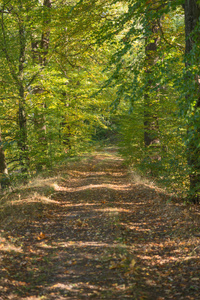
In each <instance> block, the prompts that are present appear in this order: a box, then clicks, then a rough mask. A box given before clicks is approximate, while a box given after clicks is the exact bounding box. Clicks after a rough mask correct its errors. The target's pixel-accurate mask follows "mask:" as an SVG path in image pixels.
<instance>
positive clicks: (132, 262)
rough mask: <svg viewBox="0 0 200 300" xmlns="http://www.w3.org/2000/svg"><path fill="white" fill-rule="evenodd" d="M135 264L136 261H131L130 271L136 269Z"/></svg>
mask: <svg viewBox="0 0 200 300" xmlns="http://www.w3.org/2000/svg"><path fill="white" fill-rule="evenodd" d="M135 264H136V261H135V259H132V261H131V263H130V266H129V267H130V269H134V267H135Z"/></svg>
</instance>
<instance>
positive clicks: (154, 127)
mask: <svg viewBox="0 0 200 300" xmlns="http://www.w3.org/2000/svg"><path fill="white" fill-rule="evenodd" d="M158 31H159V29H158V25H157V24H156V22H152V21H149V25H148V28H147V37H146V45H145V54H146V58H145V68H146V73H145V74H146V87H145V94H144V144H145V147H146V150H147V156H148V157H149V159H150V165H151V163H152V161H158V160H160V154H159V149H160V134H159V124H158V99H157V96H156V95H155V91H154V90H155V85H156V83H155V80H154V78H155V74H154V67H155V64H156V61H157V58H158V57H157V48H158V43H159V37H158ZM153 173H154V174H155V173H156V170H154V171H153V170H152V174H153Z"/></svg>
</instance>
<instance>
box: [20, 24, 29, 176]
mask: <svg viewBox="0 0 200 300" xmlns="http://www.w3.org/2000/svg"><path fill="white" fill-rule="evenodd" d="M19 40H20V52H19V75H18V77H19V85H18V89H19V110H18V124H19V137H18V147H19V150H20V164H21V169H22V172H23V173H26V172H27V170H28V145H27V120H26V110H25V90H24V63H25V49H26V40H25V28H24V24H23V21H21V20H19Z"/></svg>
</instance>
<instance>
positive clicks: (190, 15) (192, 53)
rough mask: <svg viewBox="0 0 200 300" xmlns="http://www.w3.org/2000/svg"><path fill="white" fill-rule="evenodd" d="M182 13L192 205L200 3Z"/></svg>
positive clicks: (198, 163) (196, 179) (199, 133)
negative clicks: (183, 20) (184, 38)
mask: <svg viewBox="0 0 200 300" xmlns="http://www.w3.org/2000/svg"><path fill="white" fill-rule="evenodd" d="M184 10H185V36H186V47H185V56H186V57H185V65H186V75H185V85H186V87H187V91H186V103H187V107H188V111H187V117H188V128H187V157H188V165H189V168H190V170H189V175H190V193H191V199H192V201H193V202H199V200H200V75H199V72H198V68H199V63H200V52H199V47H200V39H199V35H200V3H199V1H197V0H186V1H185V4H184Z"/></svg>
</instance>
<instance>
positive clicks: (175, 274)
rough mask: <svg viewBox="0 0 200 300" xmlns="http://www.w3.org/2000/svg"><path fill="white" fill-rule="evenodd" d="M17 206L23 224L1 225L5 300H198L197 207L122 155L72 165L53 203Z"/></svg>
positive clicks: (1, 294)
mask: <svg viewBox="0 0 200 300" xmlns="http://www.w3.org/2000/svg"><path fill="white" fill-rule="evenodd" d="M41 189H42V188H41ZM32 192H33V188H32V190H31V189H28V188H27V191H26V193H25V194H26V195H27V194H28V193H32ZM23 195H24V194H23ZM14 197H18V202H17V204H15V203H14V202H13V207H14V206H15V208H13V211H18V213H19V212H20V214H21V216H23V218H17V217H15V219H13V220H14V221H13V222H12V223H11V222H10V223H9V225H8V218H7V219H6V221H5V220H3V222H2V226H1V245H0V255H1V256H0V263H1V277H0V299H1V300H7V299H19V300H22V299H26V300H61V299H74V300H75V299H76V300H78V299H108V300H109V299H120V300H123V299H136V300H142V299H152V300H162V299H171V300H172V299H173V300H175V299H177V300H181V299H184V300H185V299H190V300H192V299H194V300H197V299H200V226H199V225H200V218H199V216H200V209H199V206H197V205H196V206H195V205H187V204H184V203H183V201H181V200H179V199H176V198H175V197H172V196H170V195H168V194H167V193H166V192H164V191H163V190H162V189H160V188H158V187H156V186H155V185H154V184H153V183H149V182H147V181H146V182H145V181H141V179H139V178H137V177H136V176H134V175H133V174H132V172H130V171H129V170H128V168H127V167H126V166H125V165H124V163H123V160H122V159H121V158H120V157H119V156H117V154H116V153H115V152H112V151H110V152H109V151H107V152H101V153H95V154H94V155H91V156H90V157H86V158H85V159H83V160H80V161H78V162H77V161H75V162H73V163H71V164H70V165H69V166H68V167H67V168H66V169H65V170H63V173H62V176H60V177H59V180H57V182H56V183H54V185H52V187H51V193H50V194H49V195H46V196H41V195H40V192H39V190H38V189H37V193H36V195H35V196H34V197H35V198H34V201H32V202H29V201H27V202H26V201H24V199H23V205H20V203H21V202H20V201H21V199H20V193H19V192H15V193H14ZM14 209H15V210H14Z"/></svg>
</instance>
